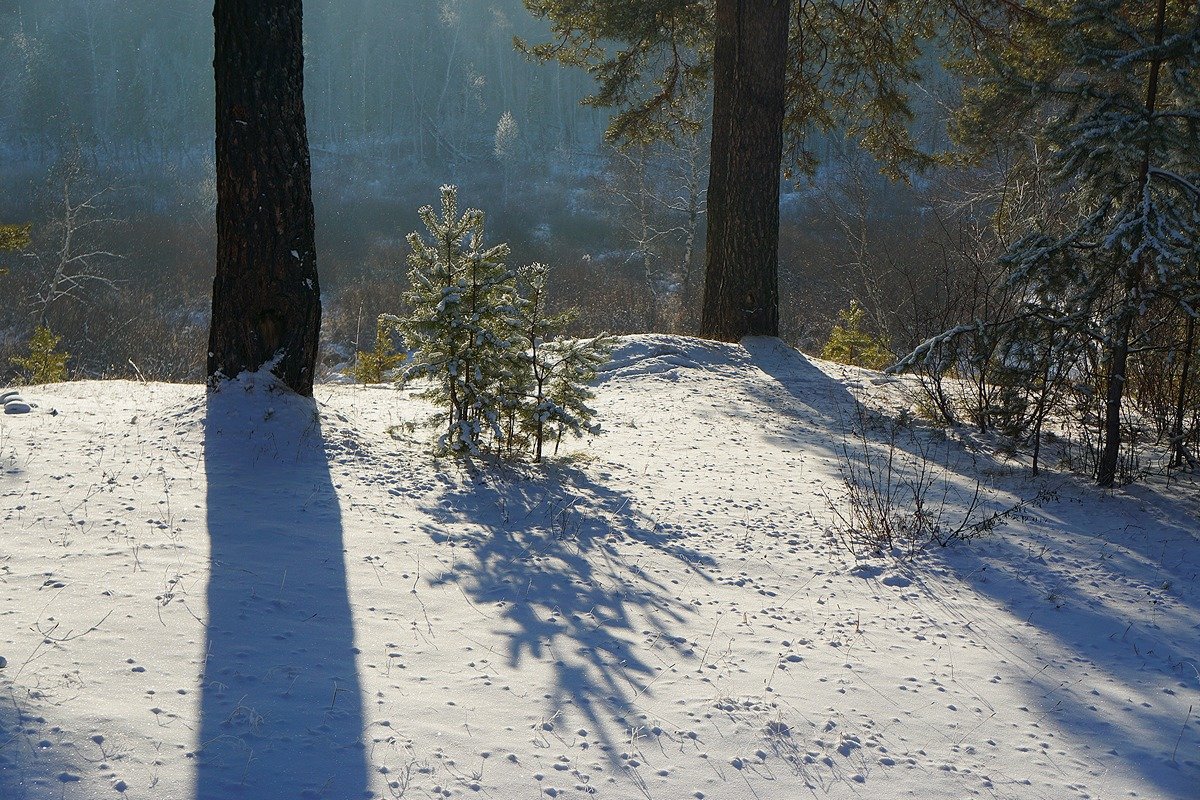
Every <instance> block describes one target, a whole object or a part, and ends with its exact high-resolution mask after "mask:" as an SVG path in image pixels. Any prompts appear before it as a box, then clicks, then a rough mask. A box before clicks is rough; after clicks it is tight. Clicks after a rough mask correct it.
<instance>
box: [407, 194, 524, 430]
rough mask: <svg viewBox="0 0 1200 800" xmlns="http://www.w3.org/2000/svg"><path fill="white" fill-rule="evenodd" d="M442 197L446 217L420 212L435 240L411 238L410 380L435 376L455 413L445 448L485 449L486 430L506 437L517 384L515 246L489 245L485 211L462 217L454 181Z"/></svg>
mask: <svg viewBox="0 0 1200 800" xmlns="http://www.w3.org/2000/svg"><path fill="white" fill-rule="evenodd" d="M441 195H442V197H441V212H440V215H439V213H438V212H435V211H434V209H433V208H432V207H431V206H425V207H423V208H421V210H420V211H419V215H420V218H421V221H422V222H423V223H424V224H425V228H426V230H427V231H428V234H429V239H428V240H426V239H425V238H424V237H423V236H422V235H421V234H419V233H416V232H414V233H411V234H409V237H408V243H409V247H410V248H411V249H412V253H411V255H410V256H409V264H410V266H411V271H410V273H409V278H410V281H411V288H410V290H409V292H408V293H407V294H406V295H405V298H406V300H407V301H408V303H409V305H410V307H411V308H412V314H411V316H410V317H409V318H408V319H407V320H405V321H404V323H403V324H402V326H401V329H402V330H403V332H404V335H405V338H406V339H407V342H408V346H409V348H410V349H412V350H413V351H414V352H413V356H412V361H411V363H410V365H409V366H408V368H407V369H406V370H405V372H404V378H405V380H411V379H414V378H430V379H432V380H433V386H432V387H431V388H430V389H429V391H428V392H427V396H428V397H429V398H430V399H431V400H433V401H434V402H436V403H440V404H444V406H445V407H446V410H447V414H448V424H447V430H446V433H445V435H444V436H443V437H442V438H441V439H440V440H439V445H440V446H441V448H442V449H444V450H446V451H449V452H454V453H458V452H463V451H466V452H469V453H472V454H478V453H479V452H480V443H481V441H482V437H483V435H484V434H485V433H486V432H488V431H491V432H492V433H494V434H495V435H496V436H497V437H500V436H502V431H501V428H500V415H501V412H500V408H501V387H502V386H504V385H511V384H512V382H513V380H512V372H513V371H514V369H515V366H514V360H513V358H512V354H511V352H510V351H511V348H512V346H513V344H512V341H511V337H512V335H513V334H514V332H515V320H514V314H515V311H516V309H515V306H514V303H515V298H514V283H513V279H514V275H513V273H512V272H511V271H510V270H509V269H508V267H507V265H506V264H505V262H504V259H505V258H507V256H508V254H509V249H508V245H506V244H499V245H495V246H493V247H485V245H484V240H483V233H484V214H483V212H482V211H479V210H476V209H468V210H466V211H464V212H463V213H462V214H459V211H458V190H457V188H456V187H454V186H443V187H442V189H441Z"/></svg>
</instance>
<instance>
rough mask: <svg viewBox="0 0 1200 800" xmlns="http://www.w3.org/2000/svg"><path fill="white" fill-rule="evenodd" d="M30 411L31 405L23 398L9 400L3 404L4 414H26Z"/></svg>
mask: <svg viewBox="0 0 1200 800" xmlns="http://www.w3.org/2000/svg"><path fill="white" fill-rule="evenodd" d="M30 411H33V406H31V405H29V403H26V402H25V401H24V400H9V401H8V402H7V403H5V404H4V413H5V414H28V413H29V412H30Z"/></svg>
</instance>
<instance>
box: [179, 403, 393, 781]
mask: <svg viewBox="0 0 1200 800" xmlns="http://www.w3.org/2000/svg"><path fill="white" fill-rule="evenodd" d="M204 466H205V470H206V475H207V478H208V487H207V524H208V533H209V537H210V542H211V557H210V559H211V575H210V578H209V584H208V593H207V596H208V619H207V642H206V651H205V652H206V655H205V663H204V671H203V678H202V698H201V707H200V713H201V720H200V734H199V746H198V748H197V753H196V757H197V759H198V763H197V773H196V774H197V784H196V795H195V796H196V798H197V800H228V799H229V798H237V797H245V798H253V799H254V800H272V798H278V799H279V800H284V798H287V800H295V799H296V798H302V799H303V800H308V799H309V798H313V799H315V798H329V800H352V799H353V798H361V797H368V796H370V793H369V792H368V780H367V766H366V756H365V750H364V746H363V741H362V737H363V710H362V697H361V687H360V680H359V676H358V671H357V663H356V654H357V650H355V648H354V626H353V617H352V614H351V607H350V599H349V596H348V588H347V579H346V567H345V562H344V550H343V528H342V518H341V511H340V508H339V505H338V498H337V494H336V491H335V487H334V485H333V480H332V478H331V476H330V471H329V464H328V461H327V458H326V453H325V449H324V443H323V438H322V433H321V424H320V418H319V413H318V410H317V407H316V405H315V403H313V401H311V400H303V399H300V398H297V397H294V396H283V395H274V396H272V394H271V393H270V392H269V391H259V390H255V391H254V392H250V391H243V388H242V387H241V386H240V385H239V384H236V383H234V384H229V385H228V386H227V387H226V388H225V389H224V390H223V391H222V392H219V393H215V394H214V393H210V395H209V398H208V407H207V415H206V419H205V430H204Z"/></svg>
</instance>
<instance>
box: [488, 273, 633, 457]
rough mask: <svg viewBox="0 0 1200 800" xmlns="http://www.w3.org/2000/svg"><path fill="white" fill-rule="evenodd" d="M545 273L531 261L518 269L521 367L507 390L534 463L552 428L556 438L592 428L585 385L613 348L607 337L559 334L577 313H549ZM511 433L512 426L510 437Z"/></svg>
mask: <svg viewBox="0 0 1200 800" xmlns="http://www.w3.org/2000/svg"><path fill="white" fill-rule="evenodd" d="M546 275H547V268H546V266H545V265H544V264H531V265H529V266H527V267H522V268H521V270H519V271H518V273H517V279H518V291H519V295H520V299H519V301H518V315H517V324H518V328H519V333H520V337H521V339H522V340H523V341H522V344H523V346H524V352H522V353H521V354H520V356H519V359H520V362H521V364H522V365H523V367H524V369H521V370H518V371H516V372H514V376H515V377H516V378H517V380H516V381H514V383H513V384H512V385H511V387H510V392H509V396H510V397H514V398H515V402H513V403H512V408H513V412H514V413H513V416H514V417H515V418H516V419H517V420H519V422H518V427H519V428H520V430H521V431H522V432H523V433H525V434H526V435H528V436H529V437H530V439H531V441H532V447H533V459H534V461H541V460H542V447H543V444H544V442H545V440H546V437H547V434H548V433H549V432H550V431H553V432H554V434H555V440H556V442H558V441H561V440H562V437H563V434H564V433H566V432H568V431H570V432H571V433H573V434H574V435H576V436H579V435H582V434H583V433H584V432H586V431H591V430H593V428H592V425H591V423H592V420H593V419H594V418H595V411H594V410H593V409H592V408H591V407H590V406H588V404H587V403H588V401H589V400H591V398H592V396H593V395H592V392H591V390H590V389H589V388H588V384H589V383H591V381H592V380H593V379H595V377H596V370H597V369H598V368H599V367H600V366H602V365H603V364H605V363H606V362H607V361H608V356H609V353H610V352H611V351H612V342H611V339H610V338H609V337H608V336H604V335H601V336H597V337H595V338H593V339H567V338H564V337H563V335H562V334H563V331H564V329H565V328H566V326H567V325H569V324H570V323H571V321H572V320H573V319H574V317H575V312H574V310H571V311H565V312H563V313H561V314H554V315H551V314H548V313H547V311H546ZM514 434H515V431H513V430H512V426H511V425H510V429H509V431H508V435H509V437H510V441H511V440H512V437H513V436H514ZM556 449H557V446H556Z"/></svg>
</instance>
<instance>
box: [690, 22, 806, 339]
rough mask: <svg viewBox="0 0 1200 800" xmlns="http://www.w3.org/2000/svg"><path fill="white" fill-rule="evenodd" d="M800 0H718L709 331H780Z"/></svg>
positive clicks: (705, 330) (705, 323)
mask: <svg viewBox="0 0 1200 800" xmlns="http://www.w3.org/2000/svg"><path fill="white" fill-rule="evenodd" d="M790 6H791V2H790V0H717V6H716V38H715V42H714V49H713V126H712V169H711V174H710V177H709V186H708V248H707V263H706V266H705V275H704V312H703V316H702V318H701V323H700V330H701V334H702V335H704V336H706V337H708V338H711V339H719V340H723V341H730V342H735V341H737V340H739V339H741V338H742V337H743V336H778V335H779V169H780V162H781V160H782V157H783V117H784V105H785V87H784V81H785V77H786V66H787V54H788V16H789V9H790Z"/></svg>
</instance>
